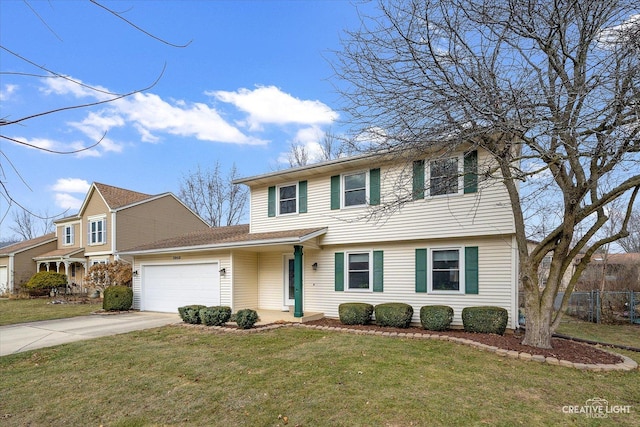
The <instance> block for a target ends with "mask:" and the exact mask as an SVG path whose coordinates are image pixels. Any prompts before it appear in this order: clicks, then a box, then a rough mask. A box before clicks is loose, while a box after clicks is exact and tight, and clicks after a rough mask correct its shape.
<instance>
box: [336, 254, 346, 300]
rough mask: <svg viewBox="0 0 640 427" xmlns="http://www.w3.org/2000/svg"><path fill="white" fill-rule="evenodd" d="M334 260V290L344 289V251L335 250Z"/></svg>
mask: <svg viewBox="0 0 640 427" xmlns="http://www.w3.org/2000/svg"><path fill="white" fill-rule="evenodd" d="M335 260H336V265H335V290H336V291H344V252H336V254H335Z"/></svg>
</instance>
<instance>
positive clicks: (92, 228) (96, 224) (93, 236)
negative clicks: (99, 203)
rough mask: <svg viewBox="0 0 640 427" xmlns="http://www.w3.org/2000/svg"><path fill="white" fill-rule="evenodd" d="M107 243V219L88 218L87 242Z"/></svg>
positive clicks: (94, 243)
mask: <svg viewBox="0 0 640 427" xmlns="http://www.w3.org/2000/svg"><path fill="white" fill-rule="evenodd" d="M105 243H107V220H106V219H105V218H101V219H92V220H89V244H90V245H102V244H105Z"/></svg>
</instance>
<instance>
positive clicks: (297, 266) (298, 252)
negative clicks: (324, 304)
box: [293, 245, 303, 317]
mask: <svg viewBox="0 0 640 427" xmlns="http://www.w3.org/2000/svg"><path fill="white" fill-rule="evenodd" d="M293 296H294V306H293V317H302V316H303V312H302V246H298V245H296V246H294V247H293Z"/></svg>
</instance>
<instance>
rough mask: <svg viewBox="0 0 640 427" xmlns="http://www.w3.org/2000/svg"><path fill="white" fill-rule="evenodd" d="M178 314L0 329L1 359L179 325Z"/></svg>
mask: <svg viewBox="0 0 640 427" xmlns="http://www.w3.org/2000/svg"><path fill="white" fill-rule="evenodd" d="M180 322H182V320H180V317H179V316H178V314H177V313H176V314H172V313H151V312H135V313H123V314H94V315H90V316H79V317H71V318H68V319H58V320H44V321H41V322H31V323H20V324H17V325H7V326H0V356H6V355H7V354H14V353H20V352H23V351H28V350H35V349H37V348H43V347H53V346H55V345H59V344H65V343H69V342H73V341H81V340H87V339H91V338H97V337H104V336H108V335H117V334H124V333H127V332H132V331H139V330H142V329H150V328H157V327H160V326H165V325H170V324H174V323H180Z"/></svg>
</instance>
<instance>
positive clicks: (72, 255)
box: [33, 248, 87, 293]
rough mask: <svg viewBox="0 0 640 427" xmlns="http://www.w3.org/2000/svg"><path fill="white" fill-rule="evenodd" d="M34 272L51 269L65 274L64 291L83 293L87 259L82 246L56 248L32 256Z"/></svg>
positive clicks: (84, 290)
mask: <svg viewBox="0 0 640 427" xmlns="http://www.w3.org/2000/svg"><path fill="white" fill-rule="evenodd" d="M33 260H34V261H35V263H36V272H40V271H53V272H56V273H61V274H66V275H67V289H66V290H65V293H85V292H86V291H87V290H86V288H84V276H85V275H86V272H87V261H86V259H85V258H84V249H83V248H71V249H57V250H55V251H52V252H48V253H45V254H42V255H40V256H38V257H35V258H33Z"/></svg>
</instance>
